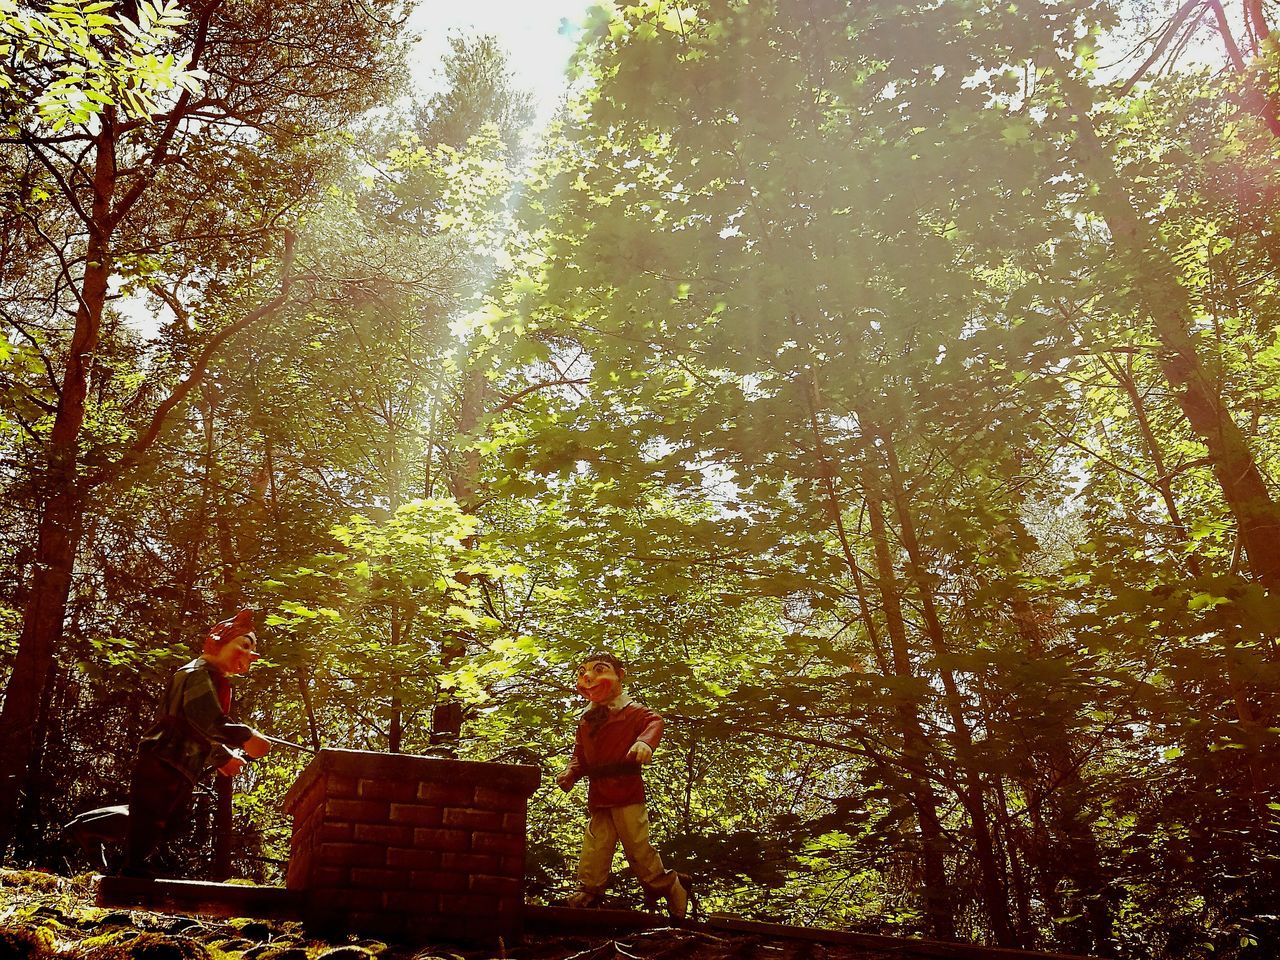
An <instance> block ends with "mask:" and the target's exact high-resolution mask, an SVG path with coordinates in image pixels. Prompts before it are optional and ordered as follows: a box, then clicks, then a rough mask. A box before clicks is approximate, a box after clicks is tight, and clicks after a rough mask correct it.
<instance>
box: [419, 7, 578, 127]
mask: <svg viewBox="0 0 1280 960" xmlns="http://www.w3.org/2000/svg"><path fill="white" fill-rule="evenodd" d="M591 3H592V0H419V3H418V6H417V9H415V10H414V12H413V15H412V16H411V17H410V18H409V34H410V35H411V36H412V35H417V36H418V37H419V40H418V42H417V43H416V44H415V46H414V47H413V49H412V50H411V51H410V54H409V66H410V69H411V71H412V74H413V79H414V82H415V84H416V85H417V87H418V88H419V90H421V91H422V92H424V93H434V92H436V91H437V90H438V89H439V88H440V85H441V80H442V77H441V76H440V74H439V71H438V69H437V68H438V66H439V63H440V60H441V58H442V57H443V56H444V54H445V52H446V51H447V50H448V49H449V42H448V40H449V34H450V33H464V34H493V35H494V36H495V37H497V38H498V42H499V43H500V44H501V45H502V46H503V47H504V48H505V49H506V51H507V53H508V55H509V64H510V67H511V71H512V73H513V74H514V75H515V82H516V86H517V88H519V89H523V90H529V91H530V92H532V93H533V96H534V102H535V104H536V106H537V110H538V119H537V123H538V125H542V124H544V123H545V122H546V121H547V120H549V119H550V117H551V115H552V114H553V113H554V112H555V108H556V106H557V105H558V103H559V101H560V97H561V95H562V94H563V92H564V89H565V77H564V70H565V67H566V65H567V64H568V62H569V58H570V56H572V54H573V51H574V49H575V47H576V46H577V35H578V26H579V25H580V24H581V23H582V19H583V16H584V14H585V13H586V12H587V9H588V7H590V6H591ZM565 21H567V23H565ZM562 24H563V26H562Z"/></svg>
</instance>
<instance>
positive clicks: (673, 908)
mask: <svg viewBox="0 0 1280 960" xmlns="http://www.w3.org/2000/svg"><path fill="white" fill-rule="evenodd" d="M666 899H667V913H669V914H671V916H672V918H673V919H676V920H683V919H684V915H685V914H686V913H688V911H689V891H688V890H686V889H685V888H684V884H683V883H681V882H680V878H679V877H676V882H675V883H673V884H671V889H669V890H668V891H667V897H666Z"/></svg>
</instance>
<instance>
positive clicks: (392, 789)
mask: <svg viewBox="0 0 1280 960" xmlns="http://www.w3.org/2000/svg"><path fill="white" fill-rule="evenodd" d="M417 796H418V785H417V783H415V782H413V781H412V780H407V781H406V780H364V779H362V780H361V781H360V799H362V800H398V801H401V802H403V801H405V800H413V799H415V798H416V797H417Z"/></svg>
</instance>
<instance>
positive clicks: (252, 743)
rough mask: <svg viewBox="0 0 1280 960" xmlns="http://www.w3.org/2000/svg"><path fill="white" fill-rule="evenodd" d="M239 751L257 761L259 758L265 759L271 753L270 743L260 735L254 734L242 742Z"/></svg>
mask: <svg viewBox="0 0 1280 960" xmlns="http://www.w3.org/2000/svg"><path fill="white" fill-rule="evenodd" d="M240 749H241V750H243V751H244V752H245V753H247V754H248V755H249V756H250V758H252V759H254V760H257V759H258V758H259V757H265V756H266V755H267V754H268V753H270V752H271V741H270V740H268V739H267V738H266V737H264V736H263V735H262V734H260V733H254V735H253V736H252V737H250V738H249V739H248V740H246V741H245V742H244V744H243V746H241V748H240Z"/></svg>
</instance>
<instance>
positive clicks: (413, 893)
mask: <svg viewBox="0 0 1280 960" xmlns="http://www.w3.org/2000/svg"><path fill="white" fill-rule="evenodd" d="M384 900H385V902H386V907H387V909H388V910H399V911H401V912H402V913H439V912H440V895H439V894H438V893H424V892H420V891H418V890H395V891H392V892H391V893H388V894H387V895H386V897H385V898H384Z"/></svg>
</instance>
